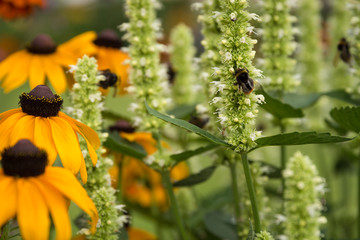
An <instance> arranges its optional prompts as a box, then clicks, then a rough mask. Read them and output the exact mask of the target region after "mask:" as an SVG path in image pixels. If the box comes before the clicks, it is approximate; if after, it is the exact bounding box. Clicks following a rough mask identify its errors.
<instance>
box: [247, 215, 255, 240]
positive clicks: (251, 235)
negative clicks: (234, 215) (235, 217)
mask: <svg viewBox="0 0 360 240" xmlns="http://www.w3.org/2000/svg"><path fill="white" fill-rule="evenodd" d="M254 239H255V231H254V228H253V225H252V223H251V221H250V220H249V234H248V236H247V238H246V240H254Z"/></svg>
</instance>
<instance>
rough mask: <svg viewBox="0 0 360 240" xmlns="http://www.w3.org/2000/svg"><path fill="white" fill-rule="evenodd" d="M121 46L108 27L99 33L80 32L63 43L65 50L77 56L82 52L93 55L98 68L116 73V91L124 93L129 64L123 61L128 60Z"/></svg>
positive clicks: (81, 54)
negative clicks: (66, 42) (69, 40)
mask: <svg viewBox="0 0 360 240" xmlns="http://www.w3.org/2000/svg"><path fill="white" fill-rule="evenodd" d="M121 47H122V43H121V41H120V38H119V37H118V36H117V34H116V32H115V31H113V30H110V29H107V30H104V31H102V32H100V33H99V34H96V33H95V32H93V31H90V32H85V33H82V34H80V35H78V36H76V37H74V38H73V39H72V40H71V42H69V43H68V44H66V45H65V48H66V49H67V51H69V52H72V53H75V54H76V55H77V56H79V57H80V56H83V55H84V54H86V55H89V56H93V57H95V58H96V59H97V63H98V69H99V70H106V69H109V70H110V71H111V72H114V73H115V74H117V76H118V78H119V80H118V92H119V94H124V93H126V90H125V88H126V87H127V86H129V83H128V71H129V64H125V63H124V61H125V60H128V59H129V56H128V54H126V53H124V52H122V51H120V48H121Z"/></svg>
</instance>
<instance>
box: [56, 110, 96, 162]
mask: <svg viewBox="0 0 360 240" xmlns="http://www.w3.org/2000/svg"><path fill="white" fill-rule="evenodd" d="M59 117H60V118H63V119H64V120H66V121H67V122H68V123H69V124H70V125H71V126H72V128H73V129H74V130H75V131H76V132H78V133H79V134H80V135H81V136H82V137H83V138H84V139H85V140H86V144H87V147H88V150H89V155H90V158H91V161H92V163H93V165H94V166H95V165H96V162H97V154H96V152H95V150H94V148H95V149H98V148H99V147H100V144H101V143H100V139H99V136H98V135H97V133H96V131H94V130H93V129H92V128H90V127H88V126H86V125H85V124H83V123H81V122H79V121H76V120H75V119H73V118H71V117H69V116H67V115H66V114H65V113H62V112H59Z"/></svg>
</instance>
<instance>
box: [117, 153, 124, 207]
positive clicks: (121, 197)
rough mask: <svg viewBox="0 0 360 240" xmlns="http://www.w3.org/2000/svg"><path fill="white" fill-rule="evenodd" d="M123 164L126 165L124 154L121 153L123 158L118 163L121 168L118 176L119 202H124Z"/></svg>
mask: <svg viewBox="0 0 360 240" xmlns="http://www.w3.org/2000/svg"><path fill="white" fill-rule="evenodd" d="M123 165H124V155H121V160H120V162H119V163H118V168H119V172H118V176H117V186H116V187H117V190H118V193H117V195H116V200H117V202H123V188H122V185H123V182H122V171H123Z"/></svg>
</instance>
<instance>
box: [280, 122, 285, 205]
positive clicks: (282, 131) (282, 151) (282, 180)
mask: <svg viewBox="0 0 360 240" xmlns="http://www.w3.org/2000/svg"><path fill="white" fill-rule="evenodd" d="M280 132H281V133H284V132H285V126H284V124H283V122H282V121H281V120H280ZM280 161H281V162H280V168H281V172H283V171H284V169H285V167H286V147H285V145H281V146H280ZM284 190H285V178H284V177H283V176H281V196H282V199H283V200H284ZM282 209H283V210H284V201H283V204H282Z"/></svg>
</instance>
